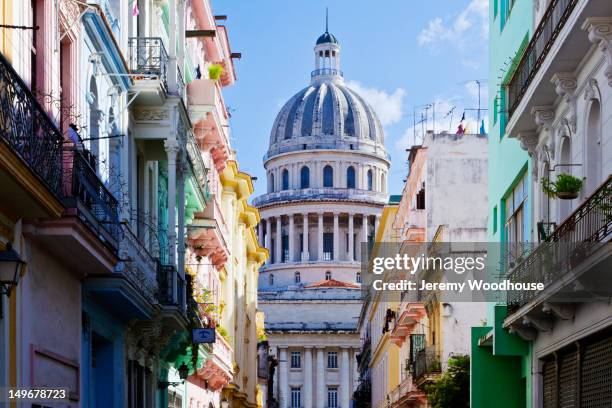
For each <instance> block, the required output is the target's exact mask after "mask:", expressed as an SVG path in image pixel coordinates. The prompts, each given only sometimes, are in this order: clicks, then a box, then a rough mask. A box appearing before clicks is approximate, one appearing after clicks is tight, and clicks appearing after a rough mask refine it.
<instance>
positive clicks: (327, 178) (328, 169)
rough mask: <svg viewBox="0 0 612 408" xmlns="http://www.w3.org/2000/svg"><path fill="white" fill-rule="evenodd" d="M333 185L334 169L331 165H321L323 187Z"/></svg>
mask: <svg viewBox="0 0 612 408" xmlns="http://www.w3.org/2000/svg"><path fill="white" fill-rule="evenodd" d="M333 186H334V169H332V166H330V165H327V166H325V167H323V187H333Z"/></svg>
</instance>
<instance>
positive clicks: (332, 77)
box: [266, 30, 388, 158]
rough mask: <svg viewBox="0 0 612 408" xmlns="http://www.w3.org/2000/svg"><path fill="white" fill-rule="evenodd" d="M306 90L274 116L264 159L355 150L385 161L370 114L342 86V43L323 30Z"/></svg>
mask: <svg viewBox="0 0 612 408" xmlns="http://www.w3.org/2000/svg"><path fill="white" fill-rule="evenodd" d="M314 54H315V69H314V70H313V71H312V72H311V75H310V76H311V81H310V85H309V86H308V87H306V88H304V89H302V90H301V91H299V92H298V93H296V94H295V95H294V96H293V97H291V99H289V101H288V102H287V103H285V105H284V106H283V107H282V109H281V110H280V112H279V113H278V115H277V117H276V119H275V121H274V124H273V126H272V131H271V134H270V146H269V150H268V154H267V155H266V158H270V157H272V156H274V155H278V154H282V153H286V152H291V151H297V150H320V149H335V150H356V151H361V152H367V153H371V154H375V155H377V156H380V157H385V158H387V157H388V154H387V152H386V150H385V147H384V134H383V129H382V126H381V124H380V120H379V119H378V117H377V116H376V113H375V112H374V109H372V107H371V106H370V105H369V104H368V103H367V102H366V101H365V100H364V99H363V98H362V97H361V96H360V95H359V94H358V93H357V92H355V91H354V90H353V89H351V88H350V87H348V86H347V85H346V84H345V83H344V74H343V72H342V71H341V70H340V44H339V42H338V40H337V38H336V37H335V36H334V35H333V34H331V33H329V32H328V31H327V30H326V31H325V33H323V34H322V35H321V36H320V37H319V38H318V39H317V41H316V45H315V47H314Z"/></svg>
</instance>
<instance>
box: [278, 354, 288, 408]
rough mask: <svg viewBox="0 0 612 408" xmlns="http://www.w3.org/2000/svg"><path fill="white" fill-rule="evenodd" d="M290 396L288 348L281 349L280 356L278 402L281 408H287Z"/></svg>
mask: <svg viewBox="0 0 612 408" xmlns="http://www.w3.org/2000/svg"><path fill="white" fill-rule="evenodd" d="M288 396H289V372H288V371H287V348H280V347H279V356H278V402H279V408H287V407H288V406H289V404H288V403H287V398H288Z"/></svg>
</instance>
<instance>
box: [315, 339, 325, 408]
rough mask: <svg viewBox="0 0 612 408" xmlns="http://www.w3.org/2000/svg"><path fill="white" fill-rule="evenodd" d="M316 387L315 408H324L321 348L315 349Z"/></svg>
mask: <svg viewBox="0 0 612 408" xmlns="http://www.w3.org/2000/svg"><path fill="white" fill-rule="evenodd" d="M316 387H317V388H316V390H317V392H316V395H317V405H316V408H325V394H326V393H325V352H324V349H323V347H321V348H317V375H316Z"/></svg>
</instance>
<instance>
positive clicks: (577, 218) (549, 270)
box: [507, 176, 612, 312]
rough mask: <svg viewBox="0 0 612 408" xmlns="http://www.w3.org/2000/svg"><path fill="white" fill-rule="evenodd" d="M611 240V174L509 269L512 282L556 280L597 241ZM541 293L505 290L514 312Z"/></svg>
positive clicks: (595, 246) (592, 247)
mask: <svg viewBox="0 0 612 408" xmlns="http://www.w3.org/2000/svg"><path fill="white" fill-rule="evenodd" d="M610 239H612V176H609V177H608V179H607V180H606V181H605V182H604V183H603V184H602V185H601V186H599V188H598V189H597V190H596V191H595V192H594V193H593V194H591V196H590V197H589V198H587V199H586V200H585V201H584V202H583V203H582V204H581V205H580V206H579V207H578V208H577V209H576V210H575V211H574V212H573V213H572V214H571V215H570V216H569V217H568V218H567V219H566V220H565V221H563V223H562V224H561V225H559V227H558V228H557V229H556V230H554V231H553V233H552V234H551V235H550V236H549V237H547V238H546V240H545V241H544V242H542V243H541V244H540V245H539V246H538V247H537V248H535V249H534V250H533V251H532V252H531V253H530V254H529V255H528V256H527V257H526V258H525V259H524V260H523V261H522V262H521V263H519V264H518V265H517V266H516V267H515V268H514V269H512V270H510V272H509V274H508V279H509V280H510V282H513V283H531V282H541V283H544V285H545V287H548V286H549V285H550V284H551V283H554V282H556V281H558V280H559V279H560V278H561V277H562V276H564V275H565V274H566V273H568V272H569V271H570V270H571V269H572V268H574V267H575V266H577V265H578V264H579V263H580V262H581V261H582V260H584V259H586V258H588V256H589V255H590V254H591V253H592V252H593V251H595V250H596V249H597V248H598V246H597V245H595V244H597V243H605V242H609V241H610ZM539 293H540V292H536V291H528V290H521V291H519V290H517V291H509V292H508V298H507V301H508V305H509V307H510V311H511V312H514V311H516V310H517V309H518V308H520V307H521V306H523V305H525V304H526V303H528V302H529V301H531V300H532V299H534V298H535V297H536V296H537V295H538V294H539Z"/></svg>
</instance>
